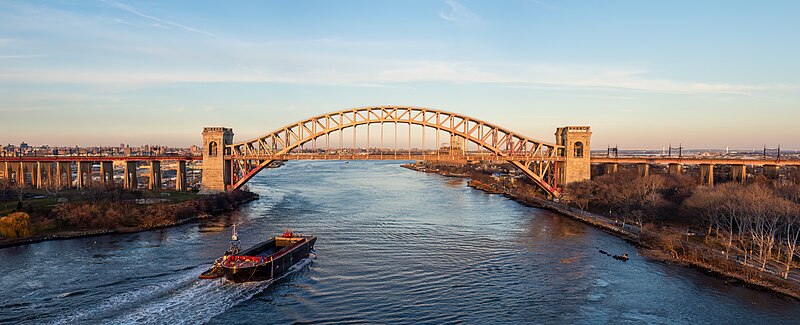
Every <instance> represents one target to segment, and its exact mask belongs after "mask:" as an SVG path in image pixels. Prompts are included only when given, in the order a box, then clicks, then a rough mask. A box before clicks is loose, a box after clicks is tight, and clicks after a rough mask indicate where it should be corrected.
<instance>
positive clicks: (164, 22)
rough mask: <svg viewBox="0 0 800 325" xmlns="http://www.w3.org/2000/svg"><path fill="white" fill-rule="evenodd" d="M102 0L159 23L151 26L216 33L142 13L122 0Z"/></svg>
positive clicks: (207, 33) (120, 21) (200, 32)
mask: <svg viewBox="0 0 800 325" xmlns="http://www.w3.org/2000/svg"><path fill="white" fill-rule="evenodd" d="M100 1H102V2H104V3H106V4H108V5H110V6H114V7H117V8H119V9H122V10H125V11H127V12H129V13H131V14H134V15H136V16H139V17H142V18H145V19H149V20H152V21H154V22H156V23H157V24H155V25H150V26H151V27H155V28H163V25H167V26H173V27H177V28H180V29H183V30H185V31H188V32H193V33H199V34H203V35H206V36H211V37H214V34H212V33H210V32H207V31H204V30H202V29H197V28H194V27H189V26H186V25H183V24H180V23H177V22H174V21H169V20H165V19H161V18H158V17H155V16H151V15H148V14H145V13H142V12H141V11H139V10H137V9H136V8H133V7H131V6H129V5H126V4H124V3H120V2H117V1H114V0H100ZM117 22H118V23H121V24H127V25H131V23H127V22H125V21H122V20H117Z"/></svg>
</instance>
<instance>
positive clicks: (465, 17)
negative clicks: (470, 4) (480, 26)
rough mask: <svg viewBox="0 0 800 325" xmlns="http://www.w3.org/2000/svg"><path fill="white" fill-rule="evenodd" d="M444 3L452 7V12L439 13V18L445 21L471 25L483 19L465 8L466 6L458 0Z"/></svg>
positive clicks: (449, 0)
mask: <svg viewBox="0 0 800 325" xmlns="http://www.w3.org/2000/svg"><path fill="white" fill-rule="evenodd" d="M444 3H445V4H447V5H448V6H449V7H450V11H447V12H444V11H441V12H439V17H441V18H442V19H444V20H447V21H450V22H454V23H458V24H470V23H477V22H480V21H481V17H480V16H478V14H476V13H474V12H472V10H469V9H467V7H464V5H462V4H461V3H459V2H458V1H456V0H445V1H444Z"/></svg>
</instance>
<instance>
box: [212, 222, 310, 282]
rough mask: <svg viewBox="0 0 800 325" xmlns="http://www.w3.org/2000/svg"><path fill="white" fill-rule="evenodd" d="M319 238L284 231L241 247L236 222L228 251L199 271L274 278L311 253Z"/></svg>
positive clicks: (229, 277) (239, 278) (245, 278)
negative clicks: (251, 244) (240, 249)
mask: <svg viewBox="0 0 800 325" xmlns="http://www.w3.org/2000/svg"><path fill="white" fill-rule="evenodd" d="M316 241H317V237H316V236H312V235H303V234H296V233H294V232H292V231H285V232H284V233H283V234H281V235H278V236H275V237H272V238H270V239H268V240H266V241H263V242H260V243H258V244H256V245H255V246H253V247H251V248H249V249H246V250H244V251H239V238H238V235H237V234H236V226H235V225H234V228H233V235H232V236H231V243H230V248H228V251H226V252H225V255H223V256H222V257H220V258H218V259H217V260H216V261H214V265H213V266H212V267H211V268H210V269H208V270H207V271H205V272H203V273H202V274H200V278H201V279H217V278H221V277H225V278H226V279H227V280H229V281H232V282H248V281H264V280H271V279H274V278H275V277H277V276H279V275H281V274H283V273H284V272H286V270H288V269H289V268H291V267H292V265H294V264H295V263H297V262H299V261H300V260H302V259H304V258H306V257H308V255H309V254H310V253H311V250H313V249H314V243H315V242H316Z"/></svg>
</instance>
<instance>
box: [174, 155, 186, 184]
mask: <svg viewBox="0 0 800 325" xmlns="http://www.w3.org/2000/svg"><path fill="white" fill-rule="evenodd" d="M175 190H176V191H186V161H185V160H179V161H178V168H177V170H176V171H175Z"/></svg>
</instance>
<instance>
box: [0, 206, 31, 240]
mask: <svg viewBox="0 0 800 325" xmlns="http://www.w3.org/2000/svg"><path fill="white" fill-rule="evenodd" d="M30 220H31V217H30V216H29V215H28V214H27V213H25V212H14V213H12V214H9V215H8V216H5V217H2V218H0V234H2V235H3V237H4V238H6V239H17V238H27V237H30V233H31V222H30Z"/></svg>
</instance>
